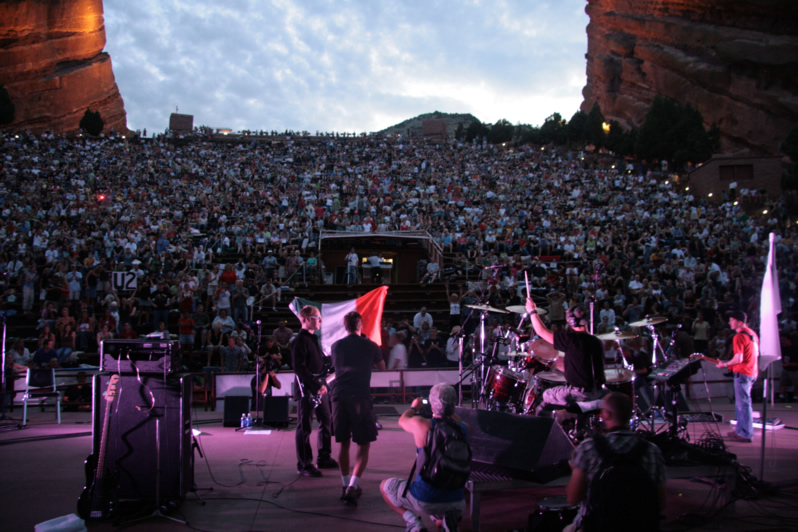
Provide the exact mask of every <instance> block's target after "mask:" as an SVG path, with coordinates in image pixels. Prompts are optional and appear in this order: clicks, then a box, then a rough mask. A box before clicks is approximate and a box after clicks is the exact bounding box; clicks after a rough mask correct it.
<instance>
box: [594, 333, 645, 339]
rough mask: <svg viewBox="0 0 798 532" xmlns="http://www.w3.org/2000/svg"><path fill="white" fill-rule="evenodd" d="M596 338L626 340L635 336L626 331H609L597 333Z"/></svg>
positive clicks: (635, 336)
mask: <svg viewBox="0 0 798 532" xmlns="http://www.w3.org/2000/svg"><path fill="white" fill-rule="evenodd" d="M596 338H598V339H599V340H628V339H629V338H637V335H636V334H632V333H628V332H621V331H617V332H610V333H604V334H597V335H596Z"/></svg>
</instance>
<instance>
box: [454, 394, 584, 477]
mask: <svg viewBox="0 0 798 532" xmlns="http://www.w3.org/2000/svg"><path fill="white" fill-rule="evenodd" d="M456 411H457V415H458V416H460V417H461V418H462V419H463V421H465V422H466V423H468V426H469V428H470V430H471V451H472V453H473V461H474V462H477V463H483V464H490V465H493V466H498V467H500V468H502V469H506V470H511V471H513V472H514V473H515V474H516V476H518V477H519V478H525V479H528V480H532V481H536V482H548V481H550V480H553V479H554V478H557V477H559V476H561V474H562V472H563V471H564V472H566V473H568V472H570V470H569V468H568V466H567V462H568V460H569V459H570V457H571V452H572V451H573V450H574V446H573V444H572V443H571V440H570V439H568V436H567V435H566V434H565V432H564V431H563V429H562V427H561V426H560V425H558V424H557V423H556V422H555V421H554V419H553V418H544V417H533V416H522V415H518V414H508V413H506V412H491V411H488V410H473V409H470V408H460V407H458V408H457V410H456Z"/></svg>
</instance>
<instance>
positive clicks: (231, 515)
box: [0, 399, 798, 532]
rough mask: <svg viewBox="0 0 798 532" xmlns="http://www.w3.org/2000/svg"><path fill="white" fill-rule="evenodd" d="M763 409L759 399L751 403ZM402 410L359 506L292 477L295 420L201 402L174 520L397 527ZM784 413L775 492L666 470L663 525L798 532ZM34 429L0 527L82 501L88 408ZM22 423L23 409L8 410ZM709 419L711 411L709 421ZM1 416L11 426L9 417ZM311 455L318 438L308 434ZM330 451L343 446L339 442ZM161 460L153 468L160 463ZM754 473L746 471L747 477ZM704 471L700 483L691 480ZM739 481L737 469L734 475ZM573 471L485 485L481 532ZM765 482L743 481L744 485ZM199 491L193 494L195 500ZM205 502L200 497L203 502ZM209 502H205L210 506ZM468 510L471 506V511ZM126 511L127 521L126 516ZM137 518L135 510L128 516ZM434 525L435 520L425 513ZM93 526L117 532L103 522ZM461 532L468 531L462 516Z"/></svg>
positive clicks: (10, 464) (789, 407)
mask: <svg viewBox="0 0 798 532" xmlns="http://www.w3.org/2000/svg"><path fill="white" fill-rule="evenodd" d="M756 406H757V408H760V409H761V407H762V405H761V404H757V405H756ZM690 407H691V410H693V411H700V412H708V411H710V410H711V411H713V412H715V413H717V414H720V415H722V416H723V417H724V419H725V420H729V419H731V418H733V417H734V408H733V405H732V404H730V403H729V402H728V400H726V399H724V400H722V401H720V400H715V401H714V402H713V405H712V408H710V405H709V404H708V403H707V401H705V400H704V401H700V402H695V401H693V402H691V405H690ZM403 408H404V405H384V404H379V405H378V411H379V412H380V413H381V415H380V421H381V422H382V424H383V425H384V429H383V430H382V431H380V435H379V439H378V441H377V442H376V443H374V444H373V445H372V450H371V459H370V463H369V466H368V469H367V471H366V474H365V476H364V478H363V481H362V487H363V497H362V498H361V499H360V504H359V506H358V507H356V508H352V507H345V506H344V505H343V504H342V503H341V502H340V501H339V500H338V497H339V495H340V492H341V488H340V486H341V481H340V477H339V475H338V473H337V471H333V470H325V471H324V476H323V477H322V478H306V477H301V476H298V475H297V473H296V458H295V452H294V430H293V427H294V425H293V424H291V425H289V427H288V428H286V429H281V430H272V431H271V432H269V433H260V434H252V433H245V432H237V431H236V430H235V429H234V428H227V427H223V426H222V412H221V411H216V412H212V411H207V412H206V411H204V410H203V409H201V408H194V409H193V411H192V422H193V427H194V428H195V429H198V430H200V431H201V435H200V436H197V437H196V440H197V442H198V443H199V447H200V449H201V450H202V453H203V455H204V458H200V456H199V454H197V453H196V451H195V452H194V453H195V454H194V457H195V464H194V477H195V485H196V487H197V488H198V491H197V492H196V494H195V493H189V494H188V495H187V496H186V497H185V500H184V501H182V503H180V505H179V507H178V508H177V509H176V510H175V511H173V512H172V513H171V514H170V515H172V516H173V517H176V518H180V519H185V520H187V521H188V523H189V524H190V528H191V529H194V530H214V531H215V530H231V531H239V530H242V531H243V530H283V531H288V530H316V531H324V532H329V531H338V530H345V531H378V530H386V531H387V530H401V529H403V528H404V523H403V521H402V519H401V518H400V517H399V516H398V515H396V514H394V513H393V512H392V511H390V510H389V508H388V507H387V505H386V504H385V503H384V502H383V500H382V498H381V497H380V495H379V491H378V485H379V482H380V480H382V479H384V478H387V477H393V476H398V477H405V478H406V477H407V474H408V472H409V469H410V466H411V464H412V462H413V458H414V450H413V444H412V441H411V438H410V436H409V435H408V434H406V433H404V432H403V431H402V430H401V429H399V428H398V426H397V419H398V415H399V413H400V412H402V411H403ZM768 415H769V417H778V418H779V419H780V420H781V421H782V422H783V423H784V424H785V428H783V429H782V430H776V431H768V434H767V445H766V452H765V469H764V480H765V481H766V483H768V484H772V485H773V486H774V487H776V488H779V489H778V490H775V493H773V494H766V493H764V492H762V491H760V494H759V496H758V497H757V498H756V499H753V500H737V501H736V502H731V503H726V505H725V506H723V504H724V502H723V501H724V500H725V498H726V497H727V495H729V494H728V493H724V491H725V490H724V489H722V488H721V487H713V486H712V485H711V483H712V482H711V479H712V478H714V477H716V476H718V475H720V476H721V477H722V476H723V475H724V474H726V473H728V472H731V471H734V468H733V467H731V466H720V467H718V466H707V465H701V466H697V467H696V466H692V467H685V466H682V467H675V466H670V467H669V468H668V476H669V480H668V485H667V491H668V505H667V508H666V509H665V515H666V520H665V522H664V525H663V529H664V530H688V529H689V530H699V531H704V530H707V531H708V530H724V531H725V530H798V509H797V507H796V504H795V500H796V498H795V495H796V491H797V490H798V488H797V487H796V486H798V482H796V479H797V478H798V431H796V428H798V404H776V405H775V407H774V408H773V409H769V411H768ZM29 416H30V419H29V424H28V426H27V428H24V429H17V428H16V425H15V424H14V423H10V425H8V426H7V427H6V430H4V431H2V432H0V475H2V484H0V510H1V512H0V515H2V516H3V517H2V523H3V524H2V527H1V528H2V529H3V530H9V531H25V530H32V529H33V526H34V525H35V524H37V523H41V522H44V521H47V520H50V519H53V518H56V517H59V516H64V515H67V514H70V513H73V512H75V505H76V501H77V498H78V496H79V495H80V493H81V490H82V488H83V486H84V484H85V477H84V467H83V462H84V459H85V458H86V456H87V455H88V454H89V453H90V451H91V436H90V434H91V430H92V426H91V414H90V413H89V412H64V413H63V423H62V424H61V425H57V424H56V422H55V415H54V413H53V409H52V408H51V407H50V408H47V410H46V411H45V412H41V411H40V410H39V409H38V408H31V409H30V410H29ZM11 417H13V418H14V419H15V420H17V422H20V421H21V419H22V411H21V408H15V411H14V412H13V413H12V416H11ZM707 417H709V416H707ZM4 423H6V424H8V423H9V422H8V421H5V422H4ZM730 428H731V426H730V425H729V423H728V422H727V421H726V422H721V423H710V422H703V421H691V422H689V423H688V428H687V431H688V433H689V435H690V438H691V441H692V442H693V443H695V442H697V441H698V440H699V439H701V438H702V437H704V436H705V435H706V434H708V433H711V432H715V433H719V434H725V433H726V432H727V431H729V430H730ZM312 441H313V446H314V452H315V435H314V438H313V439H312ZM761 442H762V435H761V431H757V435H756V437H755V439H754V443H753V444H742V443H733V442H727V446H728V451H729V452H731V453H733V454H735V455H736V456H737V460H738V462H739V464H740V465H741V466H742V468H743V470H744V471H746V470H750V471H749V473H750V475H753V476H754V477H757V478H758V477H760V465H761V462H760V452H761V448H760V445H761ZM333 452H334V455H335V454H336V453H337V446H336V444H335V443H333ZM153 467H154V465H153ZM750 475H748V476H750ZM696 476H699V477H703V478H704V481H703V482H698V481H696V480H695V477H696ZM735 477H737V478H738V479H739V478H740V477H739V476H738V475H734V474H732V475H731V477H729V478H735ZM566 483H567V477H562V478H560V479H557V480H554V481H552V482H550V483H549V484H547V485H542V486H541V485H537V486H534V487H529V488H523V489H513V490H502V491H494V492H490V491H488V492H485V493H483V494H482V499H481V501H482V502H481V511H480V522H481V527H480V529H481V530H490V531H505V530H518V529H524V528H525V527H526V525H527V519H528V515H529V514H530V513H531V512H533V511H534V507H535V502H536V501H537V500H538V499H541V498H543V497H547V496H554V495H562V494H564V486H565V484H566ZM752 484H754V485H759V484H761V483H759V482H753V483H752V482H748V481H743V482H738V485H739V487H740V488H746V489H741V491H744V492H747V493H749V494H750V493H752V492H751V490H749V489H747V488H748V487H749V486H751V485H752ZM197 494H198V495H197ZM200 497H201V498H202V500H200ZM203 501H204V502H203ZM151 512H152V509H149V510H147V509H144V512H143V515H149V514H150V513H151ZM467 512H468V510H467ZM126 517H128V516H126ZM129 517H132V516H129ZM425 522H426V525H427V527H429V528H430V530H433V529H434V527H433V526H432V525H431V524H430V522H429V520H428V519H425ZM91 528H92V529H94V530H112V529H115V528H116V527H114V526H113V525H112V524H98V525H94V526H93V527H91ZM125 528H126V529H128V530H185V529H186V527H185V525H181V524H178V523H174V522H172V521H170V520H167V519H165V518H163V517H152V518H150V519H147V520H144V521H141V522H139V523H136V524H132V525H129V526H127V527H125ZM461 529H462V530H472V529H473V527H472V521H471V519H470V517H468V516H467V517H466V519H465V520H464V522H463V523H462V524H461Z"/></svg>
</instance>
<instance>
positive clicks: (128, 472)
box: [93, 374, 194, 502]
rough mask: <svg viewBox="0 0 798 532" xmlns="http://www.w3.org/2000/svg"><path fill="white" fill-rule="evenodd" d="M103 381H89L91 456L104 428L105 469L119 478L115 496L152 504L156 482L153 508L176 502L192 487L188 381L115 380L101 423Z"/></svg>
mask: <svg viewBox="0 0 798 532" xmlns="http://www.w3.org/2000/svg"><path fill="white" fill-rule="evenodd" d="M108 379H109V375H107V374H98V375H95V376H94V410H93V417H94V420H93V448H94V451H93V452H94V454H95V455H96V454H97V453H98V452H99V449H100V439H101V436H102V429H103V423H104V422H107V423H108V434H107V438H106V443H105V446H106V449H105V451H106V455H105V464H106V466H107V468H108V471H109V472H117V473H118V475H119V484H118V491H117V496H118V497H119V499H120V500H143V501H155V491H156V490H155V487H156V478H157V477H159V478H160V482H159V487H160V493H159V496H160V498H161V501H159V502H163V501H170V500H178V499H182V498H183V497H184V496H185V495H186V493H188V491H189V490H191V489H192V488H193V486H194V454H193V449H192V446H191V444H192V433H191V378H190V377H184V378H181V377H178V376H176V375H173V376H170V377H167V378H164V377H163V376H157V377H156V376H150V375H147V376H144V375H142V376H141V382H139V379H138V378H136V377H134V376H121V377H120V379H119V383H118V387H117V392H118V395H117V397H116V398H115V399H114V400H113V402H111V403H110V408H111V411H110V417H106V416H104V414H105V413H106V409H105V406H106V401H105V400H104V398H103V392H105V389H106V387H107V385H108ZM156 420H158V422H157V425H158V431H157V434H156V430H155V429H156ZM156 435H157V439H156ZM158 449H160V453H159V452H158ZM158 468H160V473H159V474H157V473H156V469H158Z"/></svg>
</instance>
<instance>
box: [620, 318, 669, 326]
mask: <svg viewBox="0 0 798 532" xmlns="http://www.w3.org/2000/svg"><path fill="white" fill-rule="evenodd" d="M666 321H668V318H666V317H665V316H653V317H651V318H644V319H642V320H639V321H633V322H632V323H630V324H629V326H631V327H647V326H649V325H656V324H658V323H664V322H666Z"/></svg>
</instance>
